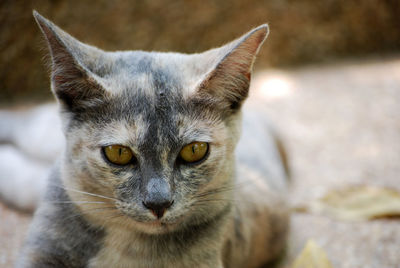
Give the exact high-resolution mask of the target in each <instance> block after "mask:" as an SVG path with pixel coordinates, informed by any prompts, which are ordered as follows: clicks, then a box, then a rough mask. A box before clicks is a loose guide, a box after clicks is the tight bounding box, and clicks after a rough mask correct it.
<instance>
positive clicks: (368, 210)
mask: <svg viewBox="0 0 400 268" xmlns="http://www.w3.org/2000/svg"><path fill="white" fill-rule="evenodd" d="M309 211H310V212H314V213H321V214H325V215H329V216H332V217H334V218H337V219H341V220H350V221H354V220H368V219H374V218H381V217H396V216H400V193H399V192H397V191H395V190H392V189H387V188H379V187H372V186H353V187H349V188H346V189H341V190H333V191H330V192H328V193H327V194H326V195H325V196H324V197H322V198H321V199H319V200H317V201H314V202H312V203H311V204H310V206H309Z"/></svg>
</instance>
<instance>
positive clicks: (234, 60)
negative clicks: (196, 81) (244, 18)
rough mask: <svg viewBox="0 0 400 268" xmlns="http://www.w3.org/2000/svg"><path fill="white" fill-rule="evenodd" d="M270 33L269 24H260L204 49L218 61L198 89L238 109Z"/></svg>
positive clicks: (222, 105)
mask: <svg viewBox="0 0 400 268" xmlns="http://www.w3.org/2000/svg"><path fill="white" fill-rule="evenodd" d="M267 35H268V25H266V24H264V25H261V26H259V27H257V28H255V29H253V30H251V31H250V32H248V33H246V34H245V35H243V36H242V37H240V38H238V39H236V40H235V41H233V42H231V43H229V44H227V45H225V46H223V47H221V48H217V49H213V50H210V51H207V52H205V53H204V56H205V57H207V58H208V59H207V61H209V62H210V59H209V58H214V59H215V62H216V63H214V64H212V65H213V67H212V69H211V71H209V72H208V74H207V75H206V78H205V79H204V80H203V81H202V82H201V84H200V86H199V88H198V89H197V95H198V96H200V97H201V98H207V99H209V100H210V101H212V102H217V105H218V106H219V107H220V108H222V109H224V110H225V111H228V112H235V111H236V110H238V109H239V108H240V106H241V104H242V102H243V101H244V100H245V99H246V97H247V95H248V90H249V86H250V77H251V72H252V67H253V63H254V60H255V58H256V55H257V53H258V51H259V49H260V47H261V45H262V44H263V42H264V40H265V39H266V37H267Z"/></svg>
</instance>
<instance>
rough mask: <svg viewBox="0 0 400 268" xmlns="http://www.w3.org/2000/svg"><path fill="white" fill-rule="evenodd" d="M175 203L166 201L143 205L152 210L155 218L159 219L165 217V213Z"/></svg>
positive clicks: (149, 202)
mask: <svg viewBox="0 0 400 268" xmlns="http://www.w3.org/2000/svg"><path fill="white" fill-rule="evenodd" d="M173 203H174V201H173V200H172V201H171V200H165V201H162V202H153V201H147V202H146V201H143V205H144V206H145V207H146V208H148V209H150V210H151V212H152V213H153V214H154V216H156V217H157V218H158V219H160V218H162V216H164V213H165V211H166V210H167V209H168V208H169V207H171V206H172V204H173Z"/></svg>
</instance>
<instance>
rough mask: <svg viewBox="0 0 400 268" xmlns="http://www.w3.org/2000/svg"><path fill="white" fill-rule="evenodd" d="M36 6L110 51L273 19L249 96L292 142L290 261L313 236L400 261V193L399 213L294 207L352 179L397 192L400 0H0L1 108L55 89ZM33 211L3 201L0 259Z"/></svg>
mask: <svg viewBox="0 0 400 268" xmlns="http://www.w3.org/2000/svg"><path fill="white" fill-rule="evenodd" d="M32 9H36V10H37V11H38V12H40V13H41V14H42V15H43V16H45V17H47V18H49V19H50V20H52V21H53V22H55V23H56V24H57V25H59V26H60V27H61V28H62V29H64V30H66V31H67V32H69V33H70V34H71V35H73V36H75V37H76V38H78V39H79V40H81V41H83V42H85V43H89V44H92V45H95V46H98V47H100V48H102V49H105V50H136V49H139V50H148V51H151V50H157V51H179V52H187V53H191V52H201V51H204V50H206V49H209V48H212V47H216V46H219V45H222V44H224V43H226V42H229V41H231V40H233V39H234V38H237V37H239V36H240V35H241V34H243V33H245V32H247V31H249V30H250V29H251V28H252V27H255V26H258V25H260V24H263V23H269V25H270V35H269V38H268V40H267V41H266V42H265V44H264V46H263V48H262V49H261V51H260V54H259V57H258V59H257V61H256V66H255V74H254V76H253V81H252V89H251V90H250V94H251V95H253V96H255V98H250V100H249V101H248V102H247V103H248V105H253V104H254V105H259V106H260V107H262V108H263V111H264V112H265V114H266V116H268V117H269V118H270V119H271V121H272V123H273V124H274V125H275V126H276V129H277V131H278V133H280V135H281V137H282V139H283V140H284V143H285V145H286V147H287V150H288V156H289V160H290V161H289V162H290V167H291V171H292V183H291V189H290V194H289V201H290V203H291V205H292V207H293V208H295V211H296V212H295V213H293V215H292V218H291V224H292V228H291V233H290V236H289V243H288V245H289V247H288V250H287V254H286V257H285V258H284V261H283V266H285V265H287V264H289V263H291V262H292V261H293V259H294V258H295V257H296V256H297V254H299V252H300V251H301V248H302V247H303V246H304V244H305V242H306V241H307V240H308V239H313V240H315V241H316V242H317V244H318V245H320V246H321V247H322V248H323V249H324V250H325V251H326V253H327V256H328V258H329V259H330V260H331V262H332V264H333V267H335V268H355V267H363V268H382V267H385V268H386V267H388V268H398V267H399V263H400V254H399V252H400V221H399V218H395V217H392V216H396V215H397V216H398V215H399V211H400V200H398V202H397V203H395V205H392V206H391V208H392V209H393V210H394V211H395V212H396V211H397V212H396V213H397V214H396V213H395V214H391V213H393V210H392V211H386V212H387V214H386V215H389V216H391V217H389V218H384V219H379V220H372V221H366V220H362V221H359V222H348V221H343V220H338V219H335V217H331V216H330V215H320V214H318V213H314V212H312V211H311V212H310V211H308V212H307V213H300V212H299V211H301V209H300V210H298V209H297V208H301V207H307V204H309V203H310V202H311V203H312V202H314V201H315V200H318V198H321V197H323V196H324V195H325V194H326V193H329V192H330V191H335V190H337V189H342V188H345V189H347V188H348V187H354V186H368V187H384V188H390V189H391V190H395V191H397V193H399V192H400V183H399V179H400V178H399V174H400V1H399V0H362V1H360V0H318V1H316V0H264V1H261V0H229V1H228V0H214V1H210V0H202V1H194V0H193V1H192V0H190V1H189V0H187V1H184V0H175V1H161V0H151V1H140V0H136V1H122V0H113V1H109V0H97V1H91V0H80V1H66V0H53V1H45V0H35V1H33V0H32V1H29V0H1V1H0V108H3V109H4V108H7V109H8V108H12V109H14V107H17V108H21V107H22V108H24V107H26V106H29V105H27V104H33V103H39V102H47V101H51V100H53V97H52V95H51V93H50V90H49V84H50V83H49V78H48V68H47V67H46V66H47V65H48V64H47V62H48V60H46V58H47V59H48V56H47V53H48V51H47V46H46V44H45V42H44V40H43V37H42V34H41V33H40V31H39V29H38V27H37V26H36V23H35V22H34V19H33V17H32ZM17 110H18V109H17ZM1 111H2V110H0V112H1ZM28 113H29V111H28ZM31 114H32V113H31ZM54 114H55V113H54ZM32 116H35V115H34V114H32ZM0 120H1V118H0ZM21 120H22V122H25V121H24V120H25V117H22V119H21ZM0 123H2V122H1V121H0ZM3 125H4V122H3ZM5 125H7V124H5ZM49 125H50V126H51V127H53V125H52V124H51V123H50V124H49ZM34 126H35V125H34ZM36 128H40V127H39V126H36ZM1 130H3V129H0V133H1ZM7 130H8V129H7ZM46 131H47V130H46V129H41V132H46ZM4 132H7V131H3V133H4ZM8 132H10V131H8ZM39 132H40V131H39ZM14 136H15V137H16V138H15V139H10V140H8V141H6V142H4V141H2V140H0V152H1V146H3V145H4V144H3V143H9V144H5V145H4V146H11V147H13V150H14V151H15V152H18V153H20V154H21V155H22V154H23V155H24V157H25V156H26V151H27V150H26V148H24V147H23V146H20V145H19V144H18V142H15V141H16V140H18V139H17V138H19V139H20V140H22V141H23V143H24V144H25V147H27V148H28V149H29V148H30V147H31V144H30V141H31V140H32V135H31V134H30V133H21V131H19V132H18V133H16V134H15V135H14ZM27 137H29V138H27ZM45 145H46V148H47V147H51V145H52V144H51V142H47V141H46V142H45ZM43 148H44V147H40V150H42V149H43ZM30 149H31V150H32V148H30ZM6 157H7V155H6ZM26 159H27V161H34V160H35V161H36V160H37V159H30V158H29V159H28V157H27V158H26ZM52 159H54V158H52ZM5 162H6V161H5ZM3 164H4V163H3ZM47 164H48V165H50V164H49V163H47ZM5 165H7V163H5ZM24 169H26V167H24ZM3 173H4V172H2V170H0V179H2V178H3V177H4V174H3ZM3 179H9V178H3ZM398 196H400V194H398ZM399 198H400V197H399ZM339 199H340V198H339ZM367 199H368V198H367ZM383 199H384V200H387V199H385V198H383ZM369 200H371V199H369ZM363 202H364V201H361V202H359V203H360V204H362V203H363ZM372 202H375V200H373V199H372ZM304 211H305V210H303V212H304ZM30 221H31V214H23V213H20V212H17V211H16V210H14V209H12V208H9V207H7V206H6V205H4V204H3V203H1V202H0V267H11V266H12V264H13V262H14V260H15V258H16V256H17V254H18V251H19V248H20V247H21V245H22V242H23V238H24V236H25V234H26V230H27V227H28V226H29V223H30ZM285 267H286V266H285ZM287 267H288V266H287ZM314 267H319V266H314Z"/></svg>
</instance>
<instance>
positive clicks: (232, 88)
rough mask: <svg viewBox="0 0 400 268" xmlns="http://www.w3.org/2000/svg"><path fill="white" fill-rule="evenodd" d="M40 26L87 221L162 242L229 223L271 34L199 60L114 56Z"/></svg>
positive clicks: (71, 183) (263, 29)
mask: <svg viewBox="0 0 400 268" xmlns="http://www.w3.org/2000/svg"><path fill="white" fill-rule="evenodd" d="M34 17H35V19H36V21H37V23H38V24H39V27H40V29H41V30H42V32H43V34H44V36H45V38H46V40H47V43H48V46H49V49H50V54H51V66H52V67H51V68H52V70H51V88H52V91H53V93H54V95H55V96H56V98H57V100H58V102H59V105H60V112H61V117H62V121H63V131H64V133H65V136H66V141H67V146H66V150H65V153H64V155H63V157H62V170H61V173H62V180H63V183H64V185H65V187H66V189H67V193H68V195H69V196H70V198H71V199H72V200H74V201H75V203H76V205H77V206H78V207H79V208H80V209H81V210H82V211H83V212H86V213H84V215H87V217H88V218H89V219H90V220H93V221H94V222H96V221H97V222H98V223H101V224H103V225H112V224H119V225H121V226H129V227H133V228H136V229H137V230H139V231H141V232H145V233H162V232H167V231H171V230H175V229H177V228H184V227H185V226H188V225H193V224H201V223H203V222H206V221H208V220H210V219H212V218H213V217H215V216H216V215H220V214H221V213H229V210H230V201H229V200H231V199H232V196H231V195H232V183H233V178H234V149H235V146H236V143H237V141H238V139H239V136H240V127H241V126H240V109H241V106H242V103H243V101H244V100H245V99H246V97H247V95H248V90H249V84H250V77H251V71H252V66H253V63H254V59H255V56H256V54H257V52H258V50H259V48H260V46H261V44H262V43H263V42H264V40H265V38H266V36H267V34H268V27H267V25H262V26H259V27H257V28H255V29H253V30H251V31H250V32H248V33H246V34H245V35H243V36H242V37H240V38H239V39H236V40H235V41H233V42H231V43H229V44H227V45H225V46H222V47H220V48H216V49H211V50H209V51H206V52H204V53H199V54H179V53H158V52H143V51H123V52H105V51H102V50H100V49H98V48H95V47H93V46H89V45H86V44H83V43H81V42H79V41H78V40H76V39H74V38H73V37H71V36H70V35H68V34H67V33H65V32H64V31H62V30H61V29H60V28H58V27H57V26H55V25H54V24H53V23H51V22H50V21H48V20H47V19H45V18H43V17H42V16H41V15H39V14H38V13H36V12H34ZM83 192H88V193H91V194H90V195H88V194H83ZM106 208H108V209H106Z"/></svg>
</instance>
